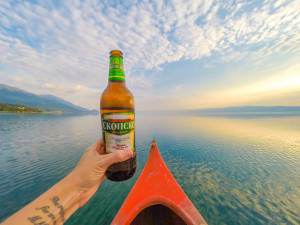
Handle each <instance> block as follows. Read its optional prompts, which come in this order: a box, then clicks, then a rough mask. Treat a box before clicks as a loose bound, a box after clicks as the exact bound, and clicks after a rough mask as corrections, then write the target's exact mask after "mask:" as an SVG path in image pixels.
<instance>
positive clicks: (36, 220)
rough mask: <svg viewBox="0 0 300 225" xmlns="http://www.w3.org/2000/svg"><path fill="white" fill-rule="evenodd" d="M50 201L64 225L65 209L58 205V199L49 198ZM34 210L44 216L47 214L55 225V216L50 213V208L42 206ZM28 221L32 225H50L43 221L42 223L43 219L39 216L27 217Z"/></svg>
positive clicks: (55, 197) (56, 197)
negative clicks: (57, 210)
mask: <svg viewBox="0 0 300 225" xmlns="http://www.w3.org/2000/svg"><path fill="white" fill-rule="evenodd" d="M50 200H51V202H52V203H53V205H54V206H56V207H57V208H58V209H59V215H60V217H61V220H62V222H63V223H64V222H65V209H64V208H63V206H62V205H61V204H60V203H59V201H60V199H59V197H58V196H54V197H52V198H50ZM35 209H36V210H38V211H42V212H43V213H44V214H47V216H48V217H49V218H50V219H51V221H52V222H53V225H56V218H55V215H54V214H53V213H51V212H50V206H48V205H47V206H42V207H36V208H35ZM28 220H29V221H30V223H32V224H33V225H50V224H49V223H46V222H45V221H43V218H42V217H41V216H33V217H28Z"/></svg>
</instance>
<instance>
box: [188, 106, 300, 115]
mask: <svg viewBox="0 0 300 225" xmlns="http://www.w3.org/2000/svg"><path fill="white" fill-rule="evenodd" d="M185 112H189V113H204V114H207V113H212V114H218V113H222V114H224V113H228V114H230V113H236V114H251V113H297V114H298V113H300V106H238V107H226V108H208V109H193V110H186V111H185Z"/></svg>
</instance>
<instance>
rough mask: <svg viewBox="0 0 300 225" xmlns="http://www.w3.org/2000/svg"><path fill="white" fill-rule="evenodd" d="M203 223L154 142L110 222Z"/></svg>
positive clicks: (139, 224)
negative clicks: (144, 163)
mask: <svg viewBox="0 0 300 225" xmlns="http://www.w3.org/2000/svg"><path fill="white" fill-rule="evenodd" d="M125 224H127V225H129V224H131V225H142V224H147V225H148V224H149V225H152V224H159V225H162V224H172V225H183V224H188V225H190V224H194V225H200V224H206V222H205V220H204V219H203V218H202V216H201V215H200V213H199V212H198V211H197V209H196V207H195V206H194V205H193V203H192V202H191V201H190V200H189V198H188V197H187V196H186V194H185V193H184V191H183V190H182V189H181V188H180V186H179V184H178V183H177V182H176V180H175V179H174V177H173V176H172V174H171V173H170V171H169V169H168V168H167V166H166V164H165V163H164V161H163V159H162V157H161V156H160V153H159V151H158V148H157V146H156V142H155V141H154V140H153V142H152V144H151V149H150V154H149V158H148V161H147V163H146V165H145V168H144V170H143V171H142V173H141V175H140V177H139V178H138V180H137V182H136V183H135V185H134V187H133V188H132V190H131V191H130V193H129V195H128V197H127V198H126V200H125V202H124V203H123V205H122V206H121V208H120V210H119V212H118V213H117V215H116V217H115V218H114V220H113V222H112V225H125Z"/></svg>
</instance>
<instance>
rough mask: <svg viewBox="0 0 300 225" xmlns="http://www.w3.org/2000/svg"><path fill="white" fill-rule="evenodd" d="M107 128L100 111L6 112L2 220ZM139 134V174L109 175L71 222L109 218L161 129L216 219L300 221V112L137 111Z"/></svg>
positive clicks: (182, 172) (199, 202)
mask: <svg viewBox="0 0 300 225" xmlns="http://www.w3.org/2000/svg"><path fill="white" fill-rule="evenodd" d="M100 132H101V131H100V118H99V116H64V115H0V199H1V201H0V209H1V210H0V221H2V220H3V219H5V218H6V217H7V216H9V215H10V214H12V213H13V212H15V211H17V210H18V209H20V208H22V206H24V205H25V204H27V203H28V202H30V201H31V200H33V199H34V198H36V197H37V196H38V195H39V194H41V193H42V192H44V191H45V190H47V189H48V188H49V187H51V186H52V185H53V184H55V183H56V182H57V181H58V180H59V179H61V178H62V177H63V176H65V175H66V174H67V173H68V172H69V171H70V170H71V169H72V168H73V167H74V166H75V165H76V163H77V162H78V160H79V158H80V157H81V155H82V154H83V151H84V150H85V148H86V147H88V146H89V145H90V144H91V143H93V142H94V141H95V140H96V139H97V138H98V137H99V136H100ZM136 137H137V141H136V145H137V146H136V147H137V151H138V170H137V173H136V175H135V176H134V178H132V179H130V180H128V181H125V182H121V183H113V182H110V181H107V180H106V181H105V182H104V183H103V184H101V187H100V189H99V190H98V192H97V193H96V194H95V196H94V197H93V198H92V199H91V200H90V201H89V202H88V203H87V204H86V205H85V206H84V207H83V208H81V209H80V210H78V211H77V212H76V213H75V214H74V215H73V216H72V217H71V218H70V219H69V220H68V221H67V223H66V224H67V225H68V224H69V225H71V224H110V222H111V221H112V219H113V217H114V215H115V214H116V213H117V211H118V209H119V208H120V206H121V204H122V202H123V201H124V199H125V198H126V196H127V194H128V192H129V191H130V189H131V188H132V186H133V185H134V183H135V181H136V179H137V178H138V176H139V174H140V173H141V171H142V169H143V166H144V164H145V163H146V160H147V158H148V151H149V143H150V142H151V140H152V139H153V138H154V137H155V139H156V141H157V143H158V148H159V150H160V152H161V155H162V157H163V159H164V160H165V162H166V164H167V166H168V167H169V169H170V171H171V172H172V174H173V175H174V177H175V178H176V180H177V181H178V183H179V184H180V185H181V187H182V188H183V189H184V191H185V192H186V194H187V195H188V197H189V198H190V199H191V200H192V202H193V203H194V204H195V206H196V207H197V209H198V210H199V211H200V213H201V214H202V216H203V217H204V218H205V219H206V221H207V222H208V224H284V223H286V224H300V216H299V212H300V173H299V168H300V153H299V151H300V117H275V118H274V117H266V116H264V117H245V116H244V117H243V118H240V117H238V118H234V117H226V118H223V117H220V116H219V117H199V116H158V115H142V114H137V116H136ZM104 215H105V216H104Z"/></svg>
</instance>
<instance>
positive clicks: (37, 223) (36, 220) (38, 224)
mask: <svg viewBox="0 0 300 225" xmlns="http://www.w3.org/2000/svg"><path fill="white" fill-rule="evenodd" d="M41 219H42V217H40V216H33V217H28V220H29V221H30V222H31V223H32V224H33V225H49V223H46V222H45V221H40V220H41Z"/></svg>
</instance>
